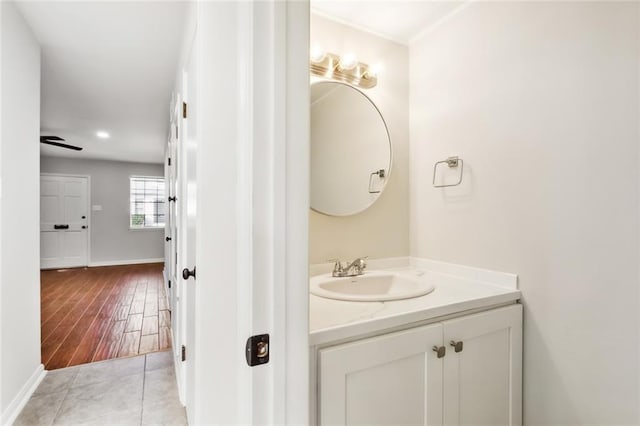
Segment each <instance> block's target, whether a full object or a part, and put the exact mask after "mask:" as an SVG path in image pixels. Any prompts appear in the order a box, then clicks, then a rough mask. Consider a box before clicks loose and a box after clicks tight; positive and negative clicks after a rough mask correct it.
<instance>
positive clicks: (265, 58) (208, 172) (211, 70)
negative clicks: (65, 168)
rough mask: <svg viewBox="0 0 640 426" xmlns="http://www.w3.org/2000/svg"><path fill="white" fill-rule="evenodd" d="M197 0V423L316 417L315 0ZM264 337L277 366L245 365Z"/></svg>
mask: <svg viewBox="0 0 640 426" xmlns="http://www.w3.org/2000/svg"><path fill="white" fill-rule="evenodd" d="M193 7H194V8H195V12H196V13H195V15H196V17H197V19H196V27H197V35H196V40H195V42H194V43H193V46H194V47H193V52H192V53H191V56H190V59H189V60H188V65H187V66H186V69H187V77H188V85H187V90H186V93H183V95H185V96H184V97H185V100H186V102H187V118H186V120H185V125H186V131H185V132H184V133H185V134H186V135H187V136H186V140H185V139H182V140H181V142H185V145H186V146H183V149H182V150H181V154H182V158H181V161H180V165H179V167H180V168H181V169H183V168H185V167H186V169H187V170H182V171H181V172H180V176H183V175H185V176H186V180H184V181H183V184H184V185H186V187H184V189H185V193H184V194H182V195H180V194H179V195H178V196H179V198H178V204H181V203H183V206H179V208H180V209H181V211H185V212H186V213H185V216H184V218H186V220H187V232H186V235H185V238H186V239H187V240H186V241H181V242H180V243H179V246H180V247H183V246H186V251H185V250H182V254H180V253H181V251H180V249H179V255H180V256H179V257H180V258H181V259H184V261H183V262H182V264H181V265H180V266H181V267H182V268H188V269H189V270H192V269H193V268H194V267H195V266H196V264H197V279H196V280H194V279H193V278H190V279H188V280H187V281H185V282H184V284H185V288H186V296H187V297H186V298H187V309H186V315H187V319H186V330H187V331H186V348H187V350H186V353H187V355H186V358H187V359H186V363H185V367H186V376H187V414H188V418H189V422H190V423H193V424H291V425H293V424H308V423H309V394H308V389H309V382H308V377H309V344H308V343H309V328H308V314H309V313H308V300H309V290H308V255H307V250H308V215H309V164H308V163H309V160H308V158H309V157H308V156H309V69H308V66H309V65H308V57H309V55H308V53H309V46H308V36H309V4H308V2H305V1H304V0H303V1H265V2H193ZM196 93H197V97H196V96H195V94H196ZM196 150H197V155H196ZM183 165H184V166H183ZM196 165H197V171H196ZM196 172H197V186H196V176H195V173H196ZM181 200H182V201H181ZM196 203H197V208H196ZM196 209H197V217H196ZM196 228H197V233H196V232H195V231H196ZM193 241H195V243H196V248H197V249H196V248H194V247H191V244H192V242H193ZM196 252H197V253H196ZM194 255H195V262H194ZM192 308H193V309H192ZM263 334H268V335H269V336H270V343H269V346H268V349H269V352H268V353H269V355H270V358H269V361H268V362H267V363H262V364H260V365H255V366H250V365H249V364H250V362H249V363H248V362H247V360H246V357H245V355H246V352H245V345H246V342H247V341H248V339H249V338H250V337H251V336H254V335H263ZM254 353H255V352H254ZM262 360H263V361H265V360H266V358H263V359H262ZM196 373H197V374H196Z"/></svg>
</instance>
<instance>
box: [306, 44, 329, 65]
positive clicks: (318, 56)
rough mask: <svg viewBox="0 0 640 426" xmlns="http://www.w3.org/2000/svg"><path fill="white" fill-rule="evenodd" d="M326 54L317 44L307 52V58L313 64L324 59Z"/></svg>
mask: <svg viewBox="0 0 640 426" xmlns="http://www.w3.org/2000/svg"><path fill="white" fill-rule="evenodd" d="M326 56H327V54H326V53H325V51H324V50H322V49H321V48H320V47H318V46H314V47H313V48H312V49H311V51H310V52H309V58H310V59H311V62H313V63H315V64H318V63H320V62H322V61H324V58H326Z"/></svg>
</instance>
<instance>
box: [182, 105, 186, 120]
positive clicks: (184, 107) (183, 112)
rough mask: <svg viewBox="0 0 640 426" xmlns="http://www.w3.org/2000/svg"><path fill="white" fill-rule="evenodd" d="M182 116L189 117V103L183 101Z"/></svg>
mask: <svg viewBox="0 0 640 426" xmlns="http://www.w3.org/2000/svg"><path fill="white" fill-rule="evenodd" d="M182 118H187V103H186V102H183V103H182Z"/></svg>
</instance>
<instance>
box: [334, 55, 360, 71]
mask: <svg viewBox="0 0 640 426" xmlns="http://www.w3.org/2000/svg"><path fill="white" fill-rule="evenodd" d="M357 65H358V58H356V55H354V54H353V53H347V54H345V55H342V56H341V57H340V62H339V64H338V66H339V67H340V69H343V70H347V71H350V70H352V69H354V68H355V67H356V66H357Z"/></svg>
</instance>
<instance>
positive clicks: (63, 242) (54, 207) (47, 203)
mask: <svg viewBox="0 0 640 426" xmlns="http://www.w3.org/2000/svg"><path fill="white" fill-rule="evenodd" d="M88 190H89V185H88V178H87V177H76V176H54V175H46V174H43V175H41V176H40V267H41V268H42V269H50V268H71V267H79V266H87V264H88V250H89V245H88V229H87V228H88V223H89V220H88V211H87V210H88V207H87V203H88Z"/></svg>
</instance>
